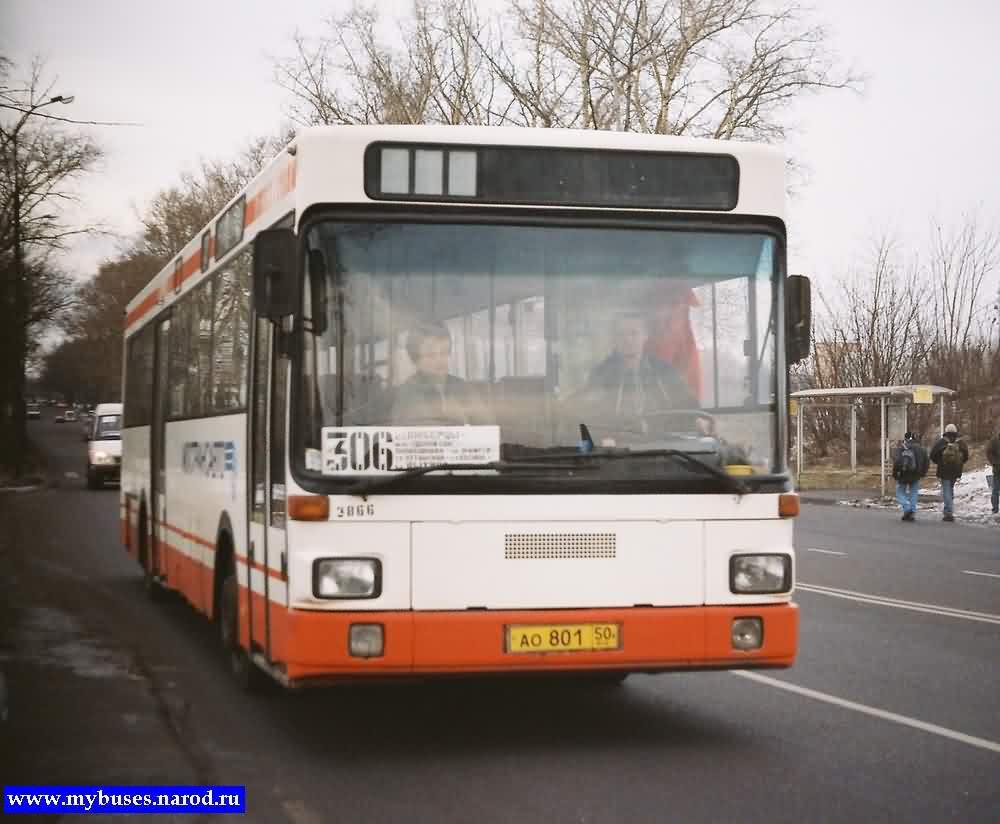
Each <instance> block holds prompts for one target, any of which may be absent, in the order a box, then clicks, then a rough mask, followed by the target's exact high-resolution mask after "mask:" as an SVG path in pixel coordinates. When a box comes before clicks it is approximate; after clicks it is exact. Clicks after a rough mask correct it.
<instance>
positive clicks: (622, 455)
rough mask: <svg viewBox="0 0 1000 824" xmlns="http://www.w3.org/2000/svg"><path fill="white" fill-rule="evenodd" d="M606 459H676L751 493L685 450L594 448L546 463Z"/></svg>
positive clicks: (549, 458)
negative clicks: (612, 449)
mask: <svg viewBox="0 0 1000 824" xmlns="http://www.w3.org/2000/svg"><path fill="white" fill-rule="evenodd" d="M599 458H606V459H608V460H625V459H626V458H676V459H677V460H679V461H681V462H682V463H684V464H686V465H687V466H689V467H691V468H692V469H695V470H697V471H699V472H701V473H703V474H705V475H710V476H712V477H714V478H717V479H718V480H720V481H722V483H723V485H724V486H725V487H726V489H728V490H730V491H731V492H735V493H736V494H737V495H746V493H747V492H748V491H749V490H748V489H747V486H746V484H745V483H743V482H742V481H741V480H739V479H737V478H734V477H733V476H732V475H730V474H729V473H728V472H726V471H725V470H723V469H719V468H718V467H716V466H712V465H711V464H707V463H705V462H704V461H702V460H699V459H698V458H696V457H695V456H694V455H692V454H691V453H690V452H685V451H684V450H683V449H636V450H628V449H624V450H618V449H615V450H614V451H610V450H608V451H606V450H605V449H603V448H594V449H592V450H591V451H589V452H560V453H557V454H554V455H546V456H545V460H546V461H550V462H552V461H566V462H569V461H572V462H574V463H581V464H586V463H587V462H589V461H593V460H594V459H599ZM507 460H508V462H509V463H520V460H523V459H518V458H517V457H511V458H508V459H507Z"/></svg>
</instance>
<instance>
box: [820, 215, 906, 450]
mask: <svg viewBox="0 0 1000 824" xmlns="http://www.w3.org/2000/svg"><path fill="white" fill-rule="evenodd" d="M831 293H832V294H833V295H834V297H833V298H832V299H829V298H828V295H827V294H824V293H823V292H818V296H819V298H820V299H819V307H820V312H818V313H817V318H816V325H815V336H814V338H815V340H814V345H813V355H812V358H811V364H810V367H811V370H810V372H811V374H810V375H809V376H808V378H807V380H808V382H809V383H811V384H812V385H813V386H815V387H818V388H834V387H861V386H892V385H897V384H906V383H911V382H913V381H914V380H915V378H916V376H918V375H919V374H920V369H921V366H922V364H921V360H920V358H921V347H920V326H921V313H922V304H921V300H920V296H921V294H922V289H921V282H920V274H919V270H918V267H917V266H916V265H915V263H912V262H909V263H907V262H904V261H902V260H901V255H900V252H899V250H898V244H897V242H896V241H895V240H894V239H893V238H892V237H891V236H890V235H888V234H882V235H881V236H880V237H878V238H877V239H876V240H875V241H874V242H873V245H872V248H871V252H870V254H869V257H868V260H867V261H866V262H865V263H863V264H862V265H861V266H858V267H856V268H855V269H854V271H853V272H851V273H850V274H849V275H848V276H847V277H846V278H844V279H842V280H840V281H839V282H838V283H837V284H836V285H835V286H834V288H833V289H832V290H831ZM802 377H803V376H800V379H801V378H802ZM847 414H848V413H847V412H846V411H844V410H837V409H828V410H825V411H819V412H817V413H815V414H813V413H810V415H809V417H807V419H806V420H807V421H808V426H807V429H808V431H809V433H810V437H811V441H812V442H813V444H814V445H815V448H816V449H817V450H818V452H819V453H820V454H821V455H825V454H827V451H828V449H829V447H830V446H831V445H832V444H834V443H837V442H838V441H840V442H843V441H845V440H846V433H847V431H848V429H847V423H846V421H847ZM860 426H861V432H862V440H861V448H862V451H863V452H869V453H871V452H872V450H875V449H877V446H878V438H877V436H876V433H877V432H878V431H879V430H880V424H879V422H878V419H877V417H876V410H874V409H870V408H867V409H863V410H862V414H861V418H860ZM866 434H867V437H865V435H866Z"/></svg>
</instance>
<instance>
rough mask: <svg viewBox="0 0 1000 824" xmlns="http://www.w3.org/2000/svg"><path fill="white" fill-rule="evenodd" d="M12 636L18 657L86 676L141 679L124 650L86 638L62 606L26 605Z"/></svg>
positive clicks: (81, 629)
mask: <svg viewBox="0 0 1000 824" xmlns="http://www.w3.org/2000/svg"><path fill="white" fill-rule="evenodd" d="M11 640H12V642H13V647H14V650H13V654H14V655H15V656H17V657H18V658H23V659H25V660H28V661H34V662H37V663H40V664H44V665H46V666H54V667H58V668H60V669H68V670H70V671H71V672H73V674H75V675H80V676H83V677H85V678H128V679H131V680H133V681H141V680H142V678H141V676H139V675H137V674H135V673H134V672H132V670H131V667H130V666H129V658H128V656H127V655H126V654H125V653H124V652H122V651H121V650H115V649H109V648H108V647H106V646H104V645H102V644H101V643H99V642H98V641H96V640H94V639H93V638H87V637H86V634H85V633H84V631H83V628H82V627H81V626H80V624H79V623H78V622H77V621H76V619H75V618H74V617H73V616H72V615H70V614H69V613H66V612H63V611H62V610H58V609H53V608H52V607H29V608H27V609H25V610H24V611H23V612H21V613H20V614H19V616H18V620H17V623H16V624H15V626H14V630H13V632H12V633H11Z"/></svg>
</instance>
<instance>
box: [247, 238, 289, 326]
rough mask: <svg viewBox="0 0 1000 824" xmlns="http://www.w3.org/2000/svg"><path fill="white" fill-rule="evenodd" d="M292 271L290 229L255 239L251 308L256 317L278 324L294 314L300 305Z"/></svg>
mask: <svg viewBox="0 0 1000 824" xmlns="http://www.w3.org/2000/svg"><path fill="white" fill-rule="evenodd" d="M295 269H296V267H295V234H294V232H292V230H291V229H266V230H265V231H263V232H260V233H259V234H258V235H257V237H255V238H254V241H253V305H254V309H255V310H256V311H257V314H258V315H260V316H261V317H265V318H268V319H269V320H272V321H278V320H280V319H281V318H284V317H287V316H289V315H292V314H294V313H295V311H296V310H297V309H298V303H299V289H298V285H299V278H298V275H297V272H296V271H295Z"/></svg>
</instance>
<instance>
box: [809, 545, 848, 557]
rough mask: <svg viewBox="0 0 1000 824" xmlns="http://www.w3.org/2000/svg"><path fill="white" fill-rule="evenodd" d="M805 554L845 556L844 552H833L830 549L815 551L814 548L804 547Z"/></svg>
mask: <svg viewBox="0 0 1000 824" xmlns="http://www.w3.org/2000/svg"><path fill="white" fill-rule="evenodd" d="M806 552H822V553H823V554H824V555H846V554H847V553H846V552H834V551H833V550H832V549H816V548H815V547H806Z"/></svg>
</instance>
